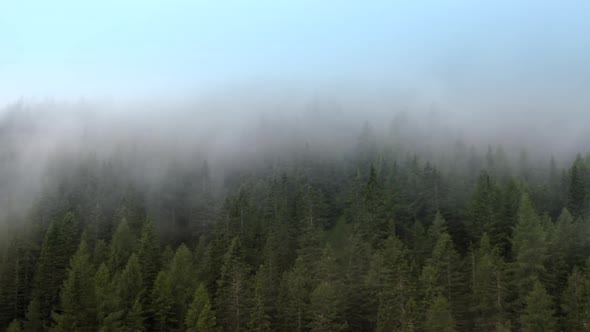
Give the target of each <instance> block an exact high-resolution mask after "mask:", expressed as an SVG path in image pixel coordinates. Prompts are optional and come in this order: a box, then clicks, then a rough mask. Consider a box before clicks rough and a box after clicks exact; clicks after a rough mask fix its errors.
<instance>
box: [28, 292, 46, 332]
mask: <svg viewBox="0 0 590 332" xmlns="http://www.w3.org/2000/svg"><path fill="white" fill-rule="evenodd" d="M26 318H27V319H26V320H25V322H24V324H23V326H24V329H25V331H31V332H41V331H45V327H44V323H43V317H42V316H41V304H40V303H39V299H38V298H33V299H32V300H31V302H30V303H29V306H28V308H27V316H26Z"/></svg>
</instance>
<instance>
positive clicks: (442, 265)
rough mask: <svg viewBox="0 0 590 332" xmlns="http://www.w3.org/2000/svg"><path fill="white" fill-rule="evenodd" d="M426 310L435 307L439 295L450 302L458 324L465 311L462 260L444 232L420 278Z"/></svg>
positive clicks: (450, 307) (449, 304)
mask: <svg viewBox="0 0 590 332" xmlns="http://www.w3.org/2000/svg"><path fill="white" fill-rule="evenodd" d="M420 281H421V287H422V293H423V301H424V305H423V307H424V308H428V307H430V306H432V305H433V303H434V302H433V301H435V300H436V298H437V297H438V296H439V295H442V296H444V297H445V301H448V306H449V309H450V310H451V313H452V315H453V317H455V319H457V323H459V324H460V323H463V322H462V321H461V320H460V319H461V318H462V317H463V313H464V310H465V308H464V307H465V294H464V290H463V288H462V286H463V285H464V284H465V281H464V279H463V274H462V265H461V260H460V257H459V255H458V254H457V252H456V251H455V248H454V244H453V241H452V240H451V237H450V235H449V234H448V233H446V232H443V233H442V234H441V235H440V237H439V239H438V241H436V245H435V247H434V249H433V251H432V256H431V258H430V259H428V260H427V263H426V265H425V266H424V268H423V269H422V275H421V277H420Z"/></svg>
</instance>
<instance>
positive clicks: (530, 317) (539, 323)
mask: <svg viewBox="0 0 590 332" xmlns="http://www.w3.org/2000/svg"><path fill="white" fill-rule="evenodd" d="M554 315H555V311H554V309H553V301H552V299H551V296H549V294H547V292H546V291H545V288H544V287H543V285H541V283H540V282H539V281H538V280H534V282H533V288H532V290H531V291H530V292H529V294H528V295H527V297H526V306H525V309H524V311H523V313H522V315H521V317H520V321H521V325H522V330H523V331H526V332H529V331H530V332H533V331H534V332H538V331H555V328H556V319H555V317H554Z"/></svg>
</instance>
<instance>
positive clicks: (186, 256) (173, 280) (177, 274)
mask: <svg viewBox="0 0 590 332" xmlns="http://www.w3.org/2000/svg"><path fill="white" fill-rule="evenodd" d="M169 279H170V285H171V287H172V289H171V291H172V298H173V300H174V313H175V316H176V317H175V321H176V322H178V324H181V323H182V322H184V315H185V313H186V311H187V309H188V306H189V304H190V303H191V301H192V296H193V293H194V291H195V287H196V280H195V267H194V265H193V256H192V254H191V252H190V251H189V249H188V248H187V246H185V245H184V244H182V245H180V247H178V249H177V250H176V254H175V255H174V258H173V260H172V264H171V267H170V273H169ZM154 288H155V287H154Z"/></svg>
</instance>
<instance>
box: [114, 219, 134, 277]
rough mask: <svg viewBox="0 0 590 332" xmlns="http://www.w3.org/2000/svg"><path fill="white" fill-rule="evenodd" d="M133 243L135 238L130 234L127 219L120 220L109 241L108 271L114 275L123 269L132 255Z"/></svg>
mask: <svg viewBox="0 0 590 332" xmlns="http://www.w3.org/2000/svg"><path fill="white" fill-rule="evenodd" d="M135 242H136V239H135V236H133V234H132V233H131V228H129V224H128V223H127V219H122V220H121V222H120V223H119V225H118V226H117V229H116V230H115V233H114V234H113V237H112V239H111V244H110V249H109V258H108V267H109V270H110V271H112V272H113V273H116V272H117V271H122V270H123V269H124V268H125V265H127V261H128V260H129V257H130V256H131V254H132V253H133V250H134V247H135Z"/></svg>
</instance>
